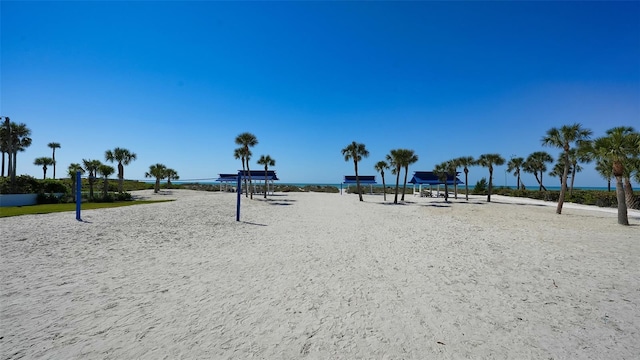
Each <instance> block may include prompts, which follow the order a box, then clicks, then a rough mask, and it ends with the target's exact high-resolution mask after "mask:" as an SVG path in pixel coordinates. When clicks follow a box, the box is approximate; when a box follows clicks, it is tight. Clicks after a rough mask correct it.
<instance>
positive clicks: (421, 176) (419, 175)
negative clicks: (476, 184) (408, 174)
mask: <svg viewBox="0 0 640 360" xmlns="http://www.w3.org/2000/svg"><path fill="white" fill-rule="evenodd" d="M458 174H460V173H459V172H458V173H456V177H454V176H453V175H447V185H453V183H454V181H455V183H456V184H458V185H460V184H464V183H463V182H462V181H460V179H458V178H457V175H458ZM409 183H410V184H418V185H438V184H444V181H442V180H440V178H438V175H436V174H434V173H433V171H415V172H414V173H413V177H412V178H411V181H409Z"/></svg>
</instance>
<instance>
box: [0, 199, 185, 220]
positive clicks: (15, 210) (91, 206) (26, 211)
mask: <svg viewBox="0 0 640 360" xmlns="http://www.w3.org/2000/svg"><path fill="white" fill-rule="evenodd" d="M167 201H174V200H136V201H122V202H102V203H100V202H92V203H83V204H82V210H95V209H107V208H114V207H121V206H131V205H144V204H155V203H159V202H167ZM75 210H76V205H75V204H73V203H61V204H41V205H29V206H9V207H2V208H0V217H10V216H20V215H37V214H49V213H55V212H64V211H75Z"/></svg>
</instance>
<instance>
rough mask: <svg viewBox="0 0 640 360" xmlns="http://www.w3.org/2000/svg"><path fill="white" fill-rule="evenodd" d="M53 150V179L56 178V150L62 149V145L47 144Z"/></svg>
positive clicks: (55, 143)
mask: <svg viewBox="0 0 640 360" xmlns="http://www.w3.org/2000/svg"><path fill="white" fill-rule="evenodd" d="M47 146H48V147H49V148H51V150H52V154H51V159H53V179H54V180H55V178H56V149H60V143H57V142H50V143H48V144H47Z"/></svg>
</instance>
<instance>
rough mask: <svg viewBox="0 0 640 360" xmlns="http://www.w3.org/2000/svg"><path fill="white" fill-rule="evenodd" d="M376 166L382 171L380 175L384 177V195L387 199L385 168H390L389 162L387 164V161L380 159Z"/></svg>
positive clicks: (378, 170) (377, 169)
mask: <svg viewBox="0 0 640 360" xmlns="http://www.w3.org/2000/svg"><path fill="white" fill-rule="evenodd" d="M374 168H375V169H376V171H377V172H379V173H380V176H381V177H382V196H383V198H384V201H387V185H386V184H385V182H384V170H385V169H388V168H389V164H387V162H386V161H384V160H380V161H378V162H377V163H376V164H375V166H374Z"/></svg>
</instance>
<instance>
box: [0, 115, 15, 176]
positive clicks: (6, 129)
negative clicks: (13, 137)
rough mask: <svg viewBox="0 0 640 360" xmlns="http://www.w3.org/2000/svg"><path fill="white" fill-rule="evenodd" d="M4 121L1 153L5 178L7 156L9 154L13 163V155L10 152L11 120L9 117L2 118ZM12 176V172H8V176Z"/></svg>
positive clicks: (0, 142)
mask: <svg viewBox="0 0 640 360" xmlns="http://www.w3.org/2000/svg"><path fill="white" fill-rule="evenodd" d="M1 118H2V119H3V122H2V126H1V127H0V152H2V177H4V169H5V155H6V154H9V161H11V153H12V151H11V150H10V148H9V147H10V143H9V138H10V134H9V133H10V129H11V119H9V117H8V116H2V117H1ZM9 174H10V171H8V172H7V175H9Z"/></svg>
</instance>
